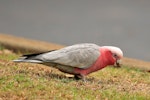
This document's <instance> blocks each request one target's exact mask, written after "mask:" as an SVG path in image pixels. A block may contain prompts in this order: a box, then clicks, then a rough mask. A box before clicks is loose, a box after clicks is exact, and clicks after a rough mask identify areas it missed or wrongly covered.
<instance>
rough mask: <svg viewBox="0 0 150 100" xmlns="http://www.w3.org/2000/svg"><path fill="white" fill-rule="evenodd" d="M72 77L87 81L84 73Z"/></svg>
mask: <svg viewBox="0 0 150 100" xmlns="http://www.w3.org/2000/svg"><path fill="white" fill-rule="evenodd" d="M74 78H75V79H76V80H82V81H84V82H87V80H86V78H85V76H84V75H75V76H74Z"/></svg>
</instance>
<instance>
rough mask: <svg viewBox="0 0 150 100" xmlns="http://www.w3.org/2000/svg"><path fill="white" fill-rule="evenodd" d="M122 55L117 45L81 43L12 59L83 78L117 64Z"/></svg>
mask: <svg viewBox="0 0 150 100" xmlns="http://www.w3.org/2000/svg"><path fill="white" fill-rule="evenodd" d="M122 57H123V52H122V50H121V49H120V48H118V47H114V46H98V45H96V44H92V43H82V44H75V45H72V46H68V47H64V48H62V49H59V50H53V51H49V52H44V53H38V54H30V55H23V56H22V57H20V58H19V59H17V60H14V61H15V62H29V63H38V64H44V65H47V66H50V67H54V68H57V69H59V70H60V71H62V72H65V73H69V74H73V75H74V76H75V78H77V79H80V78H82V79H85V76H86V75H88V74H90V73H92V72H95V71H98V70H101V69H102V68H104V67H106V66H108V65H117V66H119V65H120V64H119V62H120V60H121V58H122Z"/></svg>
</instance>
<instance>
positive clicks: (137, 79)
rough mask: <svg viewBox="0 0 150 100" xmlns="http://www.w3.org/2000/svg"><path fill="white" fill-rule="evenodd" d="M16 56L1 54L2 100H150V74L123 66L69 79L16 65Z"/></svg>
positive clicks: (53, 71)
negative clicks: (77, 79) (82, 77)
mask: <svg viewBox="0 0 150 100" xmlns="http://www.w3.org/2000/svg"><path fill="white" fill-rule="evenodd" d="M15 58H18V55H16V54H0V99H2V100H3V99H11V100H18V99H23V100H40V99H42V100H150V95H149V94H150V73H147V72H142V71H140V70H138V69H135V68H132V69H130V68H129V67H126V66H123V67H122V68H113V67H107V68H105V69H103V70H101V71H98V72H96V73H92V74H90V75H89V76H87V82H83V81H76V80H74V79H73V78H68V77H67V76H65V75H66V74H64V73H62V72H59V71H58V70H56V69H53V68H49V67H46V66H42V65H37V64H27V63H13V62H12V61H11V60H13V59H15Z"/></svg>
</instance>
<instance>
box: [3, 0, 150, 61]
mask: <svg viewBox="0 0 150 100" xmlns="http://www.w3.org/2000/svg"><path fill="white" fill-rule="evenodd" d="M0 32H1V33H6V34H11V35H16V36H21V37H25V38H30V39H37V40H43V41H47V42H52V43H58V44H63V45H72V44H76V43H83V42H92V43H96V44H98V45H100V46H102V45H114V46H118V47H120V48H121V49H122V50H123V51H124V55H125V56H126V57H131V58H136V59H142V60H146V61H150V45H149V43H150V0H0Z"/></svg>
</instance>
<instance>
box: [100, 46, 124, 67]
mask: <svg viewBox="0 0 150 100" xmlns="http://www.w3.org/2000/svg"><path fill="white" fill-rule="evenodd" d="M103 48H105V49H106V50H107V52H108V53H107V54H108V55H109V56H108V58H107V59H109V60H110V61H111V64H113V65H114V66H115V67H121V66H120V62H121V59H122V58H123V52H122V50H121V49H120V48H118V47H114V46H104V47H103Z"/></svg>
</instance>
